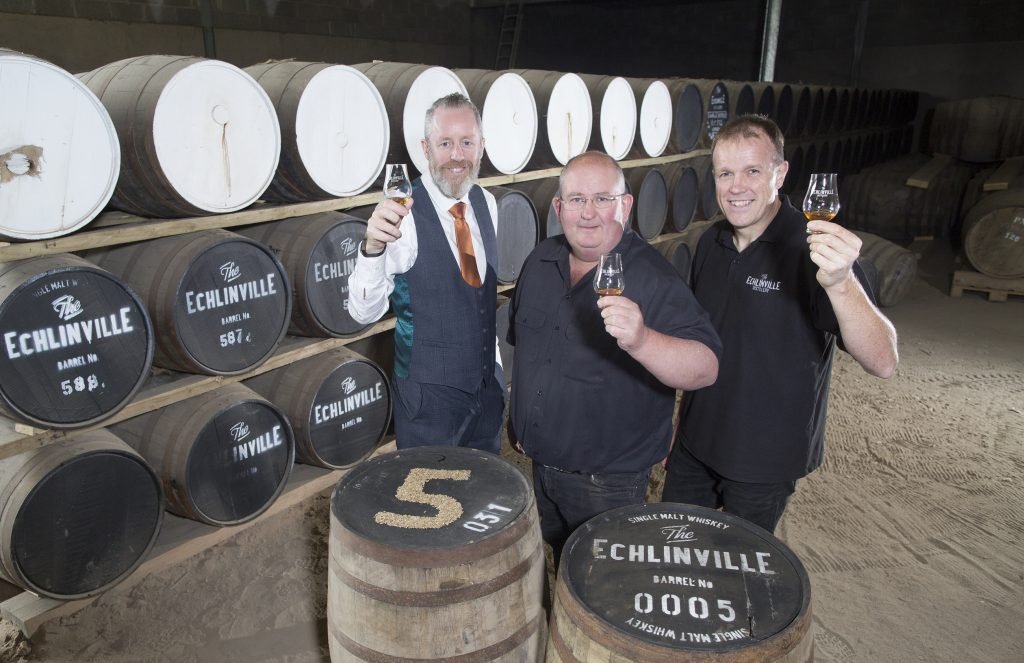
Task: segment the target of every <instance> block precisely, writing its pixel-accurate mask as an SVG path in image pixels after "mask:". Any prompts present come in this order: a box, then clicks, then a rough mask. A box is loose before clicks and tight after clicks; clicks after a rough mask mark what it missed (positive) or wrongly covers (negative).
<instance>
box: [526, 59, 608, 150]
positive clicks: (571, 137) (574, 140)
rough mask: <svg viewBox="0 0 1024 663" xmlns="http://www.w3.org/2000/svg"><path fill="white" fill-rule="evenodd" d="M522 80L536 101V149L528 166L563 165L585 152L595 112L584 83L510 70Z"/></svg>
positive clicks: (567, 76)
mask: <svg viewBox="0 0 1024 663" xmlns="http://www.w3.org/2000/svg"><path fill="white" fill-rule="evenodd" d="M511 71H513V72H514V73H516V74H519V75H520V76H522V77H523V80H525V81H526V82H527V83H529V85H530V90H532V91H533V97H534V99H536V101H537V147H536V149H535V150H534V151H533V158H532V159H530V163H529V167H530V168H532V169H536V168H551V167H555V166H559V165H562V166H564V165H565V164H566V163H567V162H568V161H569V159H571V158H572V157H574V156H576V155H577V154H580V153H582V152H584V151H586V149H587V145H589V144H590V137H591V134H592V132H593V129H594V116H593V113H594V110H593V106H592V104H591V102H590V93H589V91H588V90H587V84H586V83H585V82H583V79H582V78H580V77H579V76H578V75H576V74H567V73H562V72H560V71H544V70H540V69H512V70H511Z"/></svg>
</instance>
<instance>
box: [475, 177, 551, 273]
mask: <svg viewBox="0 0 1024 663" xmlns="http://www.w3.org/2000/svg"><path fill="white" fill-rule="evenodd" d="M487 190H488V191H490V192H491V193H492V194H494V197H495V199H496V200H497V203H498V235H497V238H496V243H497V246H498V264H497V269H496V270H495V271H496V272H497V277H498V283H515V282H516V279H518V278H519V274H520V273H521V272H522V269H523V263H524V262H525V261H526V256H528V255H530V251H532V250H533V247H535V246H537V237H538V234H539V233H538V228H537V208H536V207H534V205H533V201H532V200H530V197H529V196H528V195H526V194H525V193H523V192H522V191H518V190H516V189H509V188H506V187H501V186H492V187H488V189H487Z"/></svg>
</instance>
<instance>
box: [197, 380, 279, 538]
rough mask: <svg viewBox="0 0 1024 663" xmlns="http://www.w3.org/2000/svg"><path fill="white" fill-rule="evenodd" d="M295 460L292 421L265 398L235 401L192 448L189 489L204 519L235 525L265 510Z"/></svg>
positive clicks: (275, 497)
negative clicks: (289, 421)
mask: <svg viewBox="0 0 1024 663" xmlns="http://www.w3.org/2000/svg"><path fill="white" fill-rule="evenodd" d="M294 460H295V440H294V436H293V433H292V428H291V425H290V424H289V423H288V419H287V418H286V417H285V416H284V414H282V413H281V412H280V411H279V410H278V409H277V408H276V407H274V406H273V405H271V404H270V403H269V402H267V401H264V400H246V401H238V402H236V403H233V404H232V405H231V406H230V407H227V408H225V409H224V410H222V411H221V412H219V413H218V414H217V415H216V416H215V417H213V418H212V419H211V420H210V421H209V423H207V425H206V426H204V427H203V429H202V431H201V432H200V433H199V435H198V436H197V437H196V440H195V443H194V444H193V446H192V448H191V449H190V450H189V454H188V461H187V467H186V470H185V472H186V474H185V483H186V491H187V494H188V497H189V499H190V500H191V502H192V506H193V507H194V509H195V511H196V512H197V513H198V514H200V516H201V518H202V520H203V521H205V522H208V523H210V524H215V525H233V524H237V523H242V522H245V521H247V520H251V519H253V518H255V517H256V516H258V515H259V514H261V513H262V512H263V511H264V510H266V509H267V508H268V507H269V506H270V505H271V504H273V502H274V500H275V499H277V496H278V495H279V494H280V493H281V491H282V490H283V489H284V484H285V481H287V479H288V476H289V474H290V473H291V470H292V463H293V462H294Z"/></svg>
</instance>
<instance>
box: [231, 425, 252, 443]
mask: <svg viewBox="0 0 1024 663" xmlns="http://www.w3.org/2000/svg"><path fill="white" fill-rule="evenodd" d="M247 437H249V424H247V423H245V422H244V421H239V422H238V423H237V424H235V425H234V426H232V427H231V439H232V440H234V441H235V442H238V441H239V440H244V439H245V438H247Z"/></svg>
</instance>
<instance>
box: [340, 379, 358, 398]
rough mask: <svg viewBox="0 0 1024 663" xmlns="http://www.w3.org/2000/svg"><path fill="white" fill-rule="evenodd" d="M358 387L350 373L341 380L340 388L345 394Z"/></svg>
mask: <svg viewBox="0 0 1024 663" xmlns="http://www.w3.org/2000/svg"><path fill="white" fill-rule="evenodd" d="M357 388H358V387H357V386H356V379H355V378H354V377H352V376H351V375H350V376H349V377H347V378H345V379H344V380H342V381H341V390H342V391H344V392H345V395H346V396H347V395H349V394H351V393H352V392H353V391H355V390H356V389H357Z"/></svg>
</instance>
